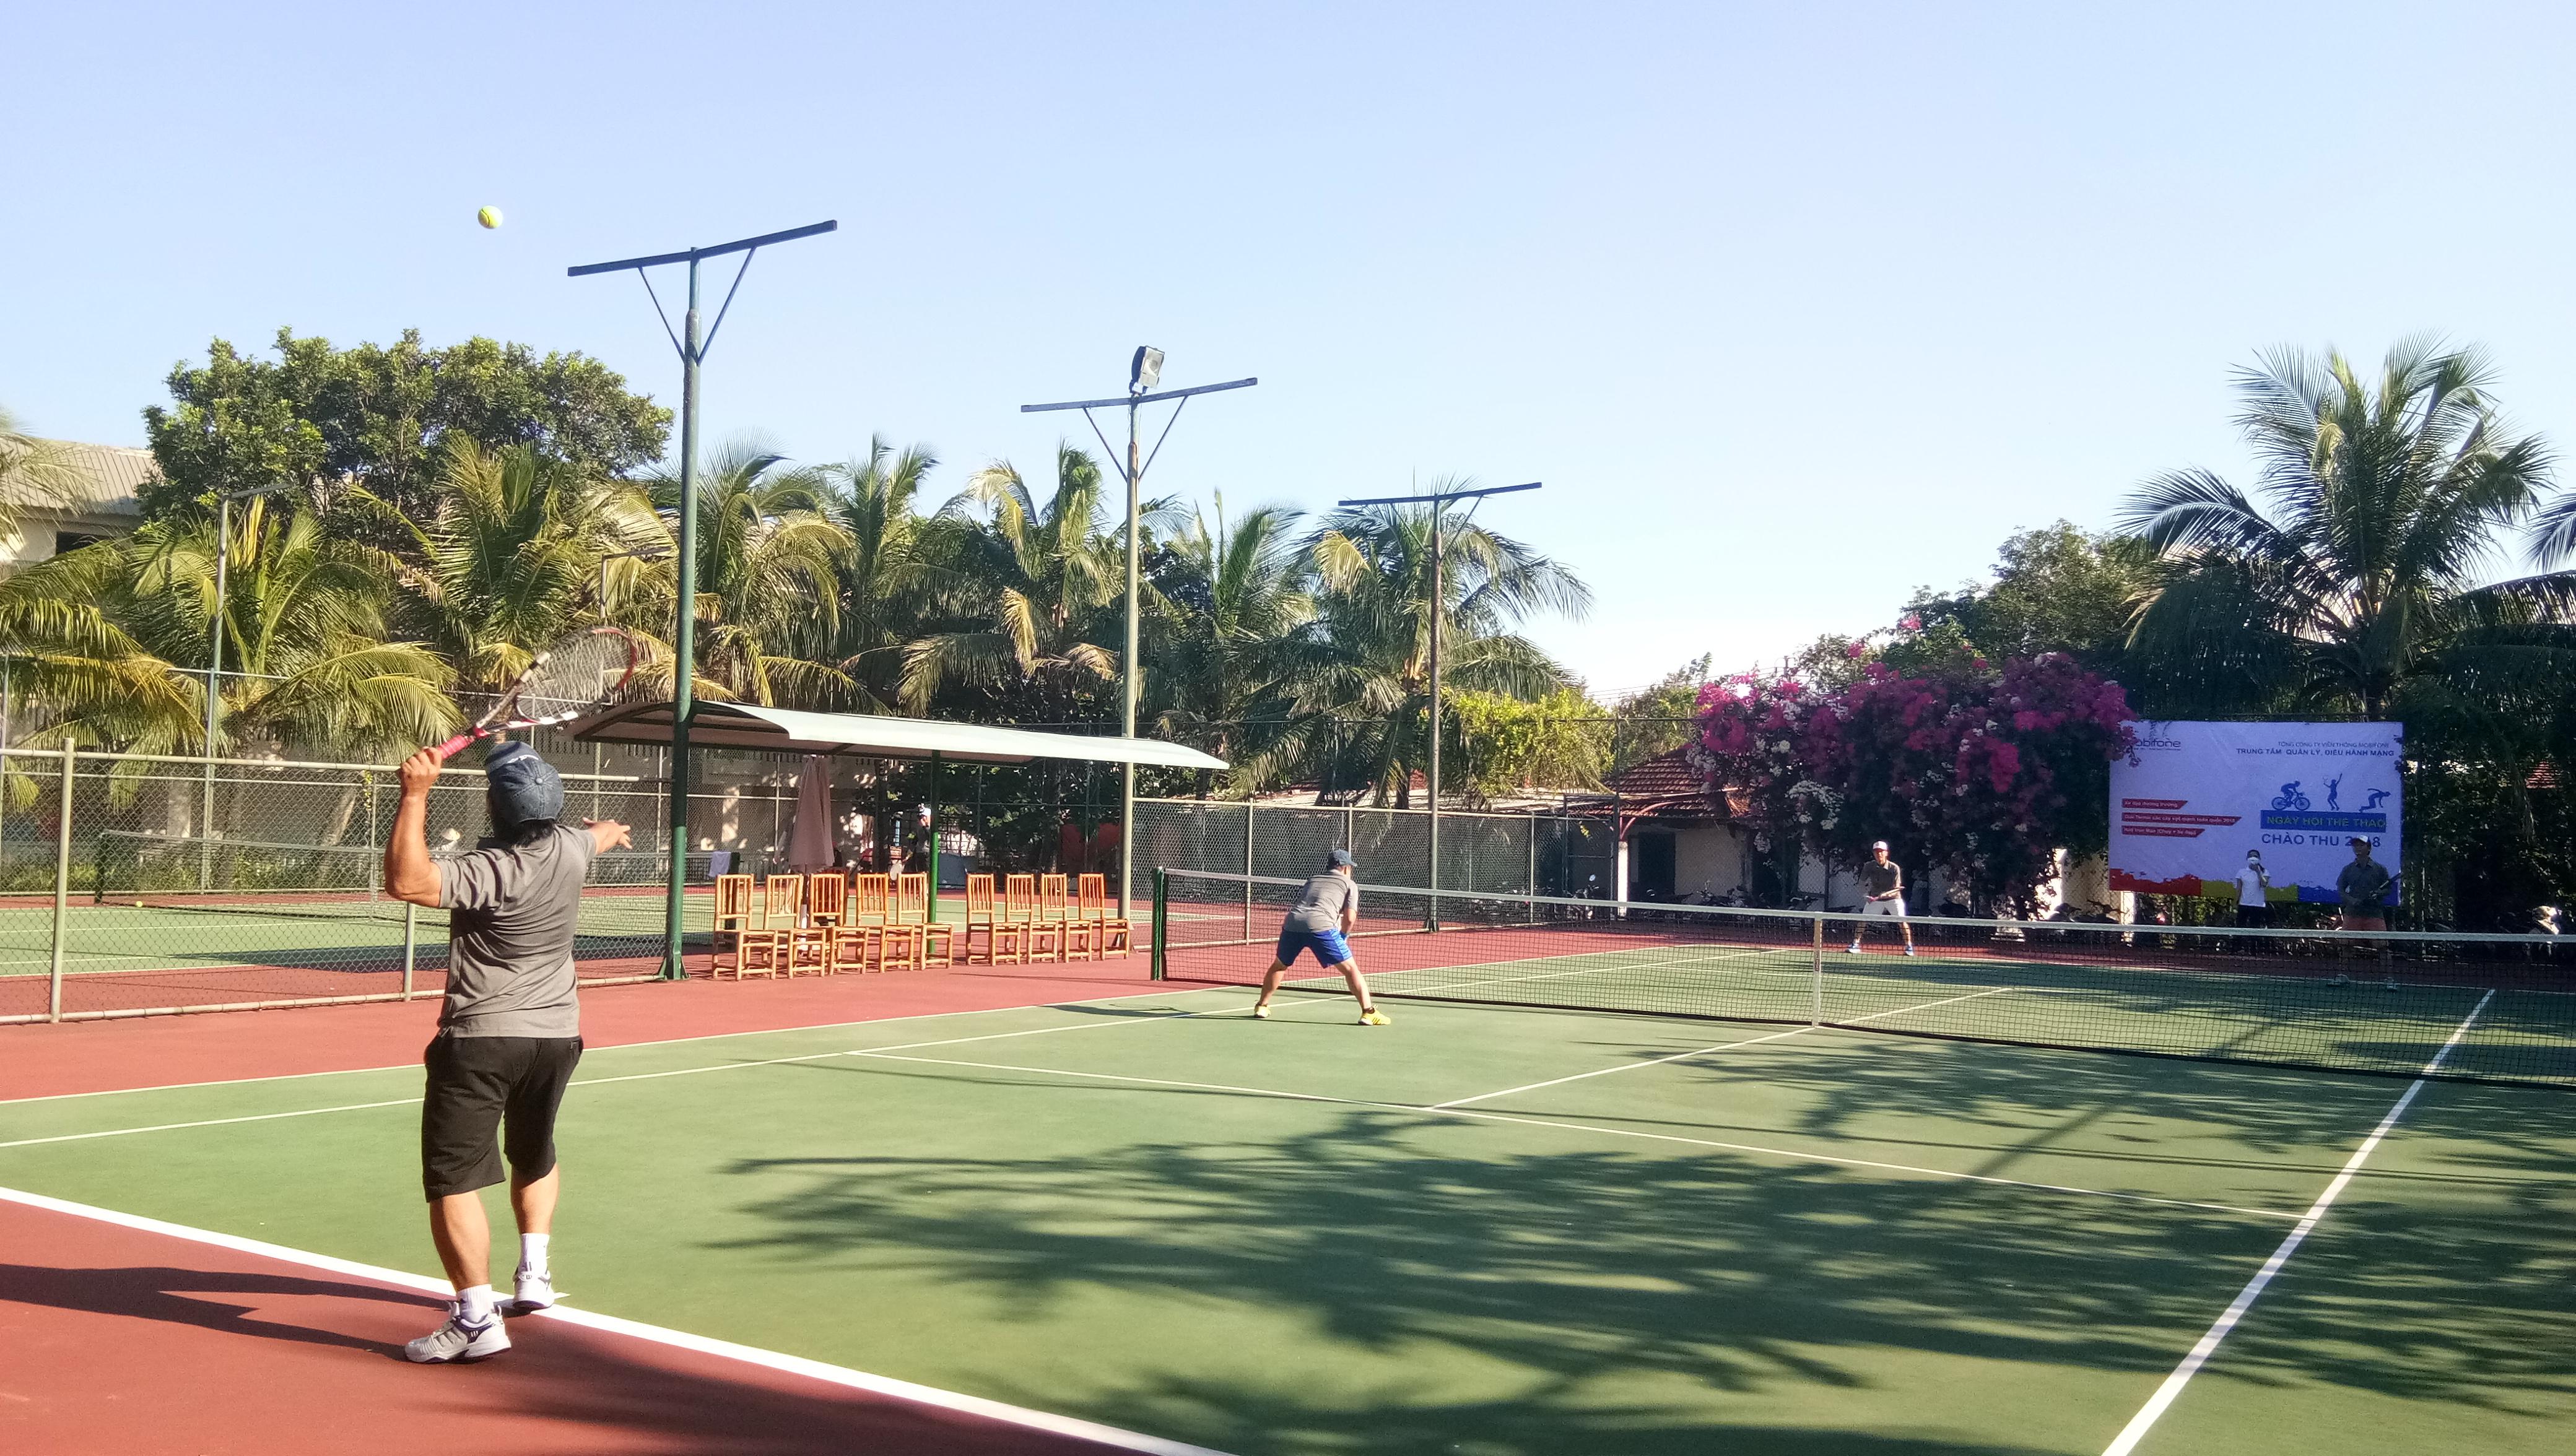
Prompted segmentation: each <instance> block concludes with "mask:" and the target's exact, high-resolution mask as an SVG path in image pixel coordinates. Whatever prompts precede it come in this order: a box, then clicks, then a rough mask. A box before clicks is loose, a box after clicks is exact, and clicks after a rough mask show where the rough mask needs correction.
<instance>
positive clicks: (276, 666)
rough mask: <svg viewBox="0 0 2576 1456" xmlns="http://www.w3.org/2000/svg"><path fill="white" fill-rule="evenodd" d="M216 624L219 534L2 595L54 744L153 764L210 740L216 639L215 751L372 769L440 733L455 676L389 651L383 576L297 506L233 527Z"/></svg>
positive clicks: (160, 535)
mask: <svg viewBox="0 0 2576 1456" xmlns="http://www.w3.org/2000/svg"><path fill="white" fill-rule="evenodd" d="M224 544H225V546H226V547H227V548H228V551H229V554H230V558H231V559H230V561H229V563H228V567H227V573H226V574H227V577H228V582H227V586H226V590H225V592H224V596H223V602H222V616H221V618H220V619H218V618H217V617H216V615H215V613H216V594H215V552H216V549H217V543H216V541H215V523H214V522H212V521H209V520H204V519H192V520H166V521H156V522H153V523H150V524H148V525H146V526H144V527H143V528H142V529H141V530H139V531H137V532H135V533H134V534H133V535H132V536H129V537H126V538H125V539H123V540H118V541H102V542H99V543H97V544H95V545H90V546H84V547H82V548H80V549H79V550H77V551H72V552H68V553H66V554H64V555H61V556H57V557H55V558H53V559H52V560H50V561H45V562H41V563H38V564H37V565H35V566H32V567H29V568H28V569H26V570H25V571H22V572H20V573H18V574H17V575H16V576H13V577H11V578H10V579H9V580H8V581H7V582H6V583H0V634H5V635H7V636H8V637H9V639H10V640H12V641H13V642H16V643H18V644H20V645H21V646H22V647H23V648H24V650H26V651H28V652H29V653H30V654H31V655H32V656H33V657H34V659H35V660H34V671H33V673H32V674H31V678H32V681H31V683H30V687H29V693H28V702H29V705H30V706H31V707H32V708H34V709H36V710H37V711H38V712H39V713H40V714H42V715H43V720H44V721H45V722H46V724H47V727H46V730H45V731H46V733H47V735H48V736H49V737H60V736H63V735H65V734H67V733H68V734H70V735H72V736H75V737H78V738H80V739H82V740H83V741H85V742H89V743H94V744H111V745H114V746H117V747H121V748H127V749H132V750H135V751H139V752H146V753H169V752H177V751H183V750H199V749H202V748H204V747H206V746H207V745H205V743H204V730H203V727H202V723H201V715H202V712H203V706H204V701H205V700H204V697H203V691H204V689H203V687H202V674H203V672H204V671H205V668H206V664H207V653H208V648H209V644H210V641H211V637H212V633H213V631H215V630H221V631H222V633H223V635H224V662H225V679H224V682H223V684H222V685H221V690H220V691H221V699H222V701H221V705H220V707H221V711H220V713H219V715H218V723H219V729H218V732H219V741H218V742H217V743H216V744H214V745H212V747H213V748H214V749H215V750H217V751H221V750H223V749H226V748H231V747H237V746H240V745H241V744H243V743H245V742H256V743H261V744H265V745H267V746H269V747H295V748H298V749H310V750H312V751H317V752H321V751H337V752H348V753H354V754H359V755H363V756H381V755H385V754H390V753H394V752H396V751H405V752H407V751H409V750H410V749H411V748H414V747H416V746H418V745H419V744H421V743H423V742H427V741H430V740H433V739H436V738H439V737H442V736H444V735H445V734H446V733H448V732H449V731H451V730H452V729H453V728H454V726H455V724H456V721H457V712H456V709H455V707H454V705H453V704H452V703H451V702H450V700H449V697H448V694H447V688H448V685H449V683H450V682H451V681H452V679H453V673H452V672H451V671H450V670H449V668H448V666H447V664H446V663H445V662H443V661H442V660H441V659H440V658H439V657H438V656H437V655H436V654H435V653H434V652H432V651H431V650H429V649H428V648H427V647H425V646H423V645H422V644H420V643H417V642H396V641H388V640H386V630H385V627H386V608H387V605H388V603H389V601H390V599H391V596H392V590H391V580H392V576H393V572H392V569H391V563H389V562H388V561H387V560H386V559H385V558H384V557H383V556H382V555H381V554H379V553H377V552H374V551H372V550H370V549H368V548H365V547H360V546H353V545H349V544H347V543H344V542H337V541H334V540H332V539H330V538H329V536H328V535H327V534H326V533H325V531H324V529H323V526H322V523H321V521H320V520H319V519H318V518H316V517H314V516H312V515H309V514H306V513H304V512H301V511H287V512H283V513H281V512H277V511H274V510H272V509H271V508H270V506H269V502H267V501H266V500H253V501H251V502H249V503H248V504H247V506H246V507H245V508H244V509H243V510H242V511H241V512H240V514H239V515H238V516H237V517H236V520H235V524H234V529H233V534H232V537H231V539H230V540H229V541H228V542H226V543H224Z"/></svg>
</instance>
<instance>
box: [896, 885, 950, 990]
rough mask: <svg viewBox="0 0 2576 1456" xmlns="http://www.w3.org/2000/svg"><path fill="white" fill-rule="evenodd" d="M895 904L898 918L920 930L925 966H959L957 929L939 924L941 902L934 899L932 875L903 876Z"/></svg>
mask: <svg viewBox="0 0 2576 1456" xmlns="http://www.w3.org/2000/svg"><path fill="white" fill-rule="evenodd" d="M894 904H895V914H896V917H897V918H898V919H900V920H901V921H903V923H905V924H907V925H913V926H917V927H919V929H920V931H921V964H922V965H924V966H925V967H927V966H938V967H941V968H943V969H944V968H946V967H948V966H952V965H955V964H956V963H957V927H956V926H954V925H942V924H941V923H939V920H938V919H937V912H938V904H939V902H938V901H937V900H935V899H933V898H932V896H931V889H930V876H928V875H906V876H904V877H903V883H902V884H901V885H899V886H897V887H896V890H895V897H894Z"/></svg>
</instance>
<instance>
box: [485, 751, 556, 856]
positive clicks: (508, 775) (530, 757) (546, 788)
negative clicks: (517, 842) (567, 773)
mask: <svg viewBox="0 0 2576 1456" xmlns="http://www.w3.org/2000/svg"><path fill="white" fill-rule="evenodd" d="M483 792H484V797H485V799H486V801H487V802H488V803H489V804H490V805H491V809H492V827H493V828H494V829H495V830H498V831H500V832H501V833H504V834H507V833H508V832H510V831H511V830H513V829H516V828H518V827H519V826H520V825H522V824H535V823H541V822H551V821H553V820H556V819H559V818H561V817H563V808H564V786H563V775H561V774H559V773H556V772H555V768H554V765H553V764H550V763H548V762H546V761H545V760H544V759H542V758H539V757H538V756H537V751H536V750H535V749H533V748H531V747H529V746H528V745H526V744H524V743H504V744H502V745H500V746H499V747H497V748H495V749H493V750H492V752H491V755H490V756H489V757H487V758H485V759H484V760H483Z"/></svg>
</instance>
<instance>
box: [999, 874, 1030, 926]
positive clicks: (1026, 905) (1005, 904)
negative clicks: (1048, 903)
mask: <svg viewBox="0 0 2576 1456" xmlns="http://www.w3.org/2000/svg"><path fill="white" fill-rule="evenodd" d="M1002 918H1003V919H1004V920H1007V921H1011V922H1013V923H1015V924H1020V925H1025V924H1027V923H1028V922H1030V921H1032V920H1035V919H1037V918H1038V877H1037V876H1035V875H1012V876H1011V877H1010V878H1008V879H1006V880H1004V881H1002Z"/></svg>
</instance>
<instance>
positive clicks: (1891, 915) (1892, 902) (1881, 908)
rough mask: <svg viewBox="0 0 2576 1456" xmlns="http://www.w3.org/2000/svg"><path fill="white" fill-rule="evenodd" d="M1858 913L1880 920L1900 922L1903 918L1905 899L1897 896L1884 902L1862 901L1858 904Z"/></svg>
mask: <svg viewBox="0 0 2576 1456" xmlns="http://www.w3.org/2000/svg"><path fill="white" fill-rule="evenodd" d="M1860 913H1861V914H1863V915H1874V916H1877V917H1878V918H1880V919H1882V920H1902V919H1904V918H1905V897H1904V896H1902V895H1897V896H1892V897H1890V898H1888V899H1885V900H1863V901H1862V902H1861V904H1860Z"/></svg>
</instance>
